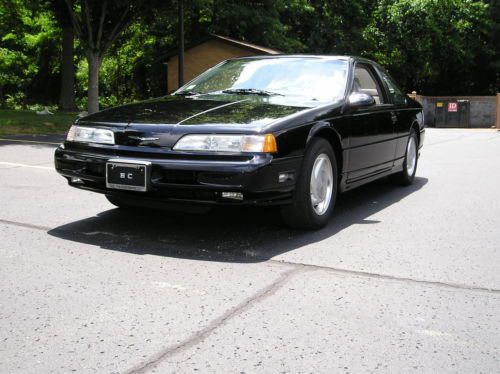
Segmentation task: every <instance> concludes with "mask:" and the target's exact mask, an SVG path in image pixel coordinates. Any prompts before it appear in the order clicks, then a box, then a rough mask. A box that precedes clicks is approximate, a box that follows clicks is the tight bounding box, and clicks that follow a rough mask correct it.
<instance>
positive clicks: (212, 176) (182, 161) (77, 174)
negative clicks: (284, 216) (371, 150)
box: [55, 144, 302, 206]
mask: <svg viewBox="0 0 500 374" xmlns="http://www.w3.org/2000/svg"><path fill="white" fill-rule="evenodd" d="M174 156H175V157H174ZM117 158H121V159H123V160H131V159H132V160H137V161H144V162H150V163H151V170H150V173H149V178H148V179H149V180H148V181H147V191H146V192H135V191H123V190H115V189H109V188H107V187H106V176H105V175H106V162H107V161H108V160H111V159H117ZM301 161H302V158H301V157H293V158H282V159H276V158H273V156H271V155H265V154H251V155H248V156H245V157H214V156H212V157H209V158H206V159H203V158H200V157H194V158H193V157H185V158H182V157H179V155H172V154H168V153H167V154H161V153H158V152H157V151H155V152H154V153H148V152H144V151H143V150H141V152H135V153H134V152H133V151H132V150H130V149H114V150H113V151H112V152H110V151H109V149H107V150H106V149H102V148H96V149H92V147H87V148H86V149H78V148H77V149H74V147H72V145H71V144H69V146H68V144H66V146H65V145H61V146H60V147H59V148H57V149H56V151H55V168H56V170H57V172H58V173H59V174H61V175H63V176H64V177H66V179H67V180H68V183H69V184H70V185H71V186H73V187H76V188H80V189H84V190H90V191H94V192H98V193H102V194H106V195H110V196H117V197H121V198H127V199H131V200H133V201H135V203H136V204H137V205H145V206H154V205H155V204H156V203H158V205H159V206H160V205H161V204H163V203H167V204H168V203H195V204H209V205H210V204H212V205H217V204H220V205H282V204H288V203H290V202H291V196H292V191H293V189H294V186H295V177H296V175H297V173H298V170H299V169H300V165H301ZM281 173H288V175H290V176H291V178H289V179H287V180H286V181H282V182H280V181H279V179H278V177H279V175H280V174H281ZM222 192H241V193H242V194H243V199H242V200H236V199H228V198H225V197H223V196H222ZM141 202H142V203H143V204H141Z"/></svg>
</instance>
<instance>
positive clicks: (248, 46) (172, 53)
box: [162, 34, 283, 60]
mask: <svg viewBox="0 0 500 374" xmlns="http://www.w3.org/2000/svg"><path fill="white" fill-rule="evenodd" d="M209 40H218V41H221V42H223V43H228V44H231V45H234V46H237V47H240V48H243V49H248V50H249V51H252V52H254V53H256V54H266V55H278V54H281V53H283V52H281V51H278V50H276V49H272V48H267V47H263V46H261V45H257V44H251V43H247V42H244V41H241V40H236V39H231V38H228V37H225V36H221V35H217V34H209V35H207V36H206V37H205V38H202V39H200V40H198V41H196V42H194V43H191V44H189V45H188V46H186V48H185V50H186V51H187V50H189V49H191V48H194V47H197V46H199V45H200V44H203V43H206V42H208V41H209ZM178 53H179V50H178V49H172V50H171V51H170V52H168V53H167V54H166V55H164V56H163V57H162V59H166V60H169V59H170V58H171V57H173V56H177V54H178Z"/></svg>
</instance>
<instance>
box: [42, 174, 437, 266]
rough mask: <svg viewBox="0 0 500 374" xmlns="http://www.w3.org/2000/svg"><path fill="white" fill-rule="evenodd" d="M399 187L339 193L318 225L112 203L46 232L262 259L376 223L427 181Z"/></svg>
mask: <svg viewBox="0 0 500 374" xmlns="http://www.w3.org/2000/svg"><path fill="white" fill-rule="evenodd" d="M427 182H428V180H427V179H426V178H416V179H415V182H414V184H413V185H411V186H408V187H397V186H394V185H393V184H391V183H389V182H388V181H386V180H381V181H377V182H374V183H371V184H369V185H366V186H363V187H360V188H358V189H355V190H353V191H350V192H347V193H345V194H342V195H340V196H339V199H338V200H337V206H336V209H335V213H334V215H333V217H332V219H331V220H330V222H329V224H328V225H327V226H326V227H324V228H323V229H321V230H318V231H300V230H293V229H289V228H287V227H285V226H284V224H283V223H282V222H281V220H280V218H279V214H278V212H277V209H272V208H243V207H238V208H217V209H213V210H211V211H210V212H208V213H206V214H200V215H195V214H186V213H177V212H168V211H151V210H144V211H132V212H127V211H121V210H119V209H111V210H107V211H104V212H102V213H100V214H98V215H97V216H94V217H89V218H86V219H83V220H79V221H75V222H72V223H68V224H65V225H62V226H59V227H57V228H54V229H52V230H50V231H49V234H50V235H52V236H54V237H57V238H61V239H65V240H69V241H73V242H78V243H85V244H91V245H95V246H99V247H101V248H103V249H106V250H113V251H122V252H128V253H134V254H143V255H144V254H151V255H156V256H168V257H175V258H183V259H194V260H200V261H218V262H240V263H251V262H262V261H266V260H269V259H270V258H272V257H275V256H277V255H279V254H281V253H284V252H288V251H292V250H294V249H296V248H299V247H302V246H304V245H307V244H310V243H314V242H318V241H321V240H323V239H325V238H327V237H330V236H332V235H335V234H337V233H338V232H340V231H342V230H343V229H345V228H347V227H349V226H351V225H353V224H368V225H372V224H377V223H379V221H374V220H371V219H369V217H370V216H372V215H373V214H375V213H377V212H379V211H381V210H383V209H385V208H387V207H388V206H390V205H392V204H395V203H397V202H398V201H400V200H402V199H404V198H405V197H406V196H408V195H410V194H412V193H414V192H416V191H418V190H420V189H421V188H423V187H424V186H425V185H426V184H427Z"/></svg>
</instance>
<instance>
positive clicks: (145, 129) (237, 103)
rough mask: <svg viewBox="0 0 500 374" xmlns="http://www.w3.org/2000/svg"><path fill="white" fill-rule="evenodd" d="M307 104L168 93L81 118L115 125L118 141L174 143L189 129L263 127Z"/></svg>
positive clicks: (248, 129)
mask: <svg viewBox="0 0 500 374" xmlns="http://www.w3.org/2000/svg"><path fill="white" fill-rule="evenodd" d="M278 100H280V99H278ZM281 100H282V101H284V100H283V99H281ZM304 109H307V107H301V106H291V105H285V104H284V103H282V104H279V103H277V102H276V99H274V101H273V99H272V98H271V97H265V98H264V97H250V96H241V95H239V96H233V95H210V96H204V97H202V96H197V97H179V96H167V97H164V98H159V99H154V100H148V101H143V102H139V103H134V104H128V105H122V106H119V107H115V108H111V109H107V110H103V111H101V112H98V113H95V114H92V115H89V116H86V117H83V118H81V119H80V120H79V121H78V124H79V125H93V126H95V125H98V126H105V127H111V128H113V131H115V140H116V143H117V144H124V145H148V146H163V147H165V146H167V147H172V146H173V145H174V144H175V143H176V142H177V140H178V139H179V138H180V137H182V136H183V135H185V134H187V133H204V132H210V133H213V132H215V131H223V132H232V133H255V132H259V131H260V130H261V129H262V128H263V127H265V126H267V125H269V124H270V123H272V122H274V121H276V120H278V119H282V118H284V117H287V116H290V115H293V114H295V113H297V112H299V111H302V110H304Z"/></svg>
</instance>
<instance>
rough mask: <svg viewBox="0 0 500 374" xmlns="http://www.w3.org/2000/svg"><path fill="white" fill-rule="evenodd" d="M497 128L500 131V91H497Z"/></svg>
mask: <svg viewBox="0 0 500 374" xmlns="http://www.w3.org/2000/svg"><path fill="white" fill-rule="evenodd" d="M497 130H498V131H500V93H497Z"/></svg>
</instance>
